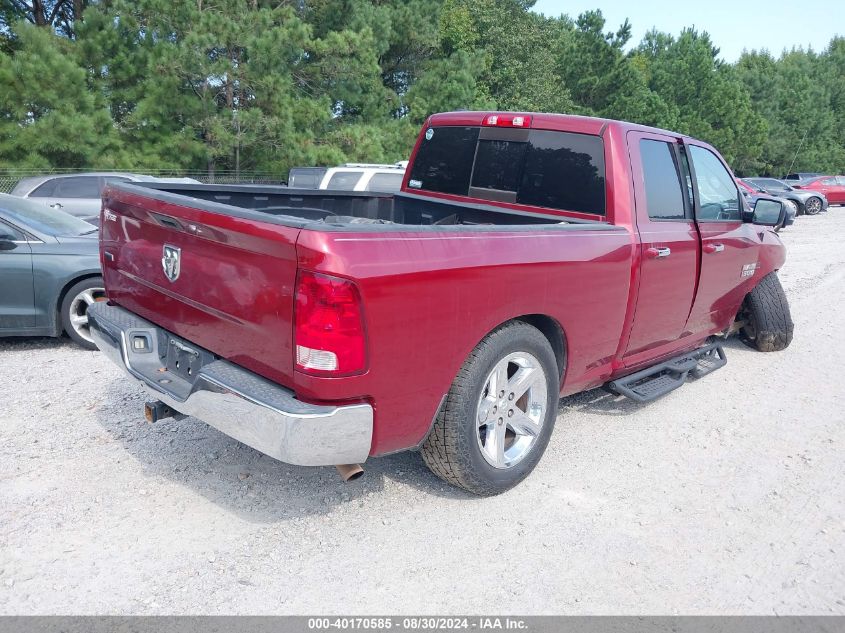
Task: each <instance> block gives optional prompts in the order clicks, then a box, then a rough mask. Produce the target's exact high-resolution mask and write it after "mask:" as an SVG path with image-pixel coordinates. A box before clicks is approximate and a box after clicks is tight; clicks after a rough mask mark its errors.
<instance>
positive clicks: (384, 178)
mask: <svg viewBox="0 0 845 633" xmlns="http://www.w3.org/2000/svg"><path fill="white" fill-rule="evenodd" d="M404 177H405V174H404V172H397V173H395V174H373V177H372V178H370V182H368V183H367V191H381V192H383V193H391V192H393V191H399V190H400V189H401V188H402V179H403V178H404Z"/></svg>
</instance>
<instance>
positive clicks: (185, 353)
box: [165, 338, 202, 383]
mask: <svg viewBox="0 0 845 633" xmlns="http://www.w3.org/2000/svg"><path fill="white" fill-rule="evenodd" d="M165 367H166V368H167V371H168V372H171V373H173V374H175V375H177V376H179V377H180V378H182V379H183V380H186V381H187V382H189V383H193V382H194V380H196V377H197V376H198V375H199V372H200V369H201V368H202V356H201V355H200V352H199V351H198V350H195V349H193V348H192V347H190V346H188V345H185V344H184V343H182V342H181V341H177V340H176V339H174V338H171V339H168V341H167V357H166V358H165Z"/></svg>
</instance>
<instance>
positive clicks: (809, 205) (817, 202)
mask: <svg viewBox="0 0 845 633" xmlns="http://www.w3.org/2000/svg"><path fill="white" fill-rule="evenodd" d="M821 210H822V200H821V198H816V197H812V198H810V199H809V200H807V202H806V203H805V204H804V211H805V212H806V213H807V215H816V214H817V213H818V212H819V211H821Z"/></svg>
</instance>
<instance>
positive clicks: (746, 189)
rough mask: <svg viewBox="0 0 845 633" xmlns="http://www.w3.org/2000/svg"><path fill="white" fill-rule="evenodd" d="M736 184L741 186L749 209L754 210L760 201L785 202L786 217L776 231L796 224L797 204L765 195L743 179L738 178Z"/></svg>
mask: <svg viewBox="0 0 845 633" xmlns="http://www.w3.org/2000/svg"><path fill="white" fill-rule="evenodd" d="M736 184H737V185H738V186H739V192H740V193H741V194H742V196H743V197H744V198H745V202H746V203H747V206H748V208H749V209H753V208H754V205H755V204H757V201H758V200H780V201H781V202H783V205H784V207H785V208H786V216H785V217H784V221H783V224H782V225H781V226H779V227H776V228H775V230H776V231H779V230H781V229H782V228H784V227H787V226H790V225H792V224H794V223H795V216H796V215H798V204H797V203H796V202H793V201H792V200H787V199H786V198H778V197H777V196H770V195H768V194H766V193H763V192H762V191H760V189H759V188H757V187H755V186H753V185H751V184H749V183H747V182H745V181H744V180H743V179H742V178H737V179H736Z"/></svg>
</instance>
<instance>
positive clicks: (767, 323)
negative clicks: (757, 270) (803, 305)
mask: <svg viewBox="0 0 845 633" xmlns="http://www.w3.org/2000/svg"><path fill="white" fill-rule="evenodd" d="M739 317H740V320H742V321H743V326H742V328H741V329H740V331H739V337H740V340H741V341H742V342H743V343H745V344H746V345H748V346H749V347H753V348H754V349H756V350H759V351H761V352H779V351H781V350H784V349H786V348H787V347H789V344H790V343H791V342H792V333H793V330H794V327H795V326H794V324H793V323H792V315H791V314H790V312H789V302H788V301H787V300H786V293H785V292H784V291H783V286H781V285H780V280H779V279H778V276H777V273H775V272H771V273H769V274H768V275H766V276H765V277H763V279H761V280H760V283H759V284H757V286H756V287H755V288H754V290H752V291H751V292H749V293H748V295H747V296H746V297H745V301H744V302H743V304H742V309H741V310H740V314H739Z"/></svg>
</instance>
